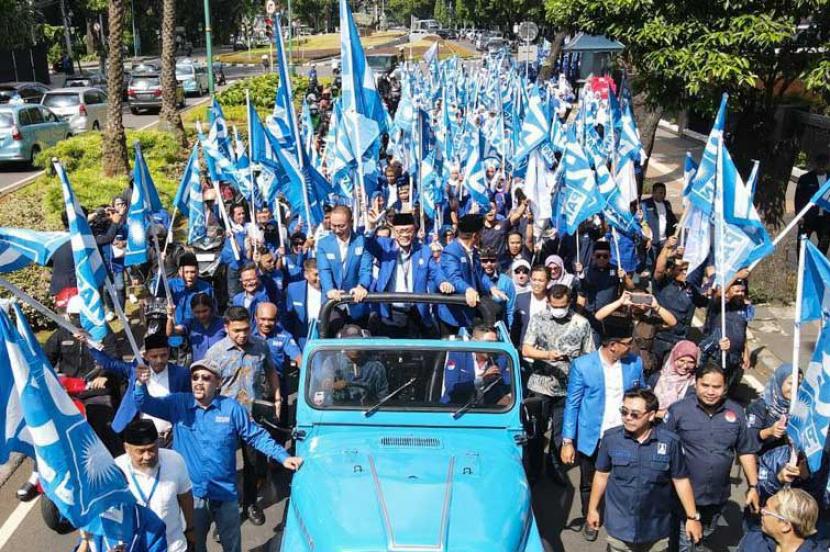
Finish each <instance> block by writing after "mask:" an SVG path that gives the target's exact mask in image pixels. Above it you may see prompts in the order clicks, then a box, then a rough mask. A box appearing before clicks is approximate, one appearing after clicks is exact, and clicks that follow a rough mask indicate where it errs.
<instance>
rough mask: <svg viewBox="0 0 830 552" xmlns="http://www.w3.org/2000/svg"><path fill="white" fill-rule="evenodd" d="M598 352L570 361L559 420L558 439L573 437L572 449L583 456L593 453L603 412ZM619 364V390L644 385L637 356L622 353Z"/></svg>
mask: <svg viewBox="0 0 830 552" xmlns="http://www.w3.org/2000/svg"><path fill="white" fill-rule="evenodd" d="M599 355H600V351H599V350H597V351H594V352H593V353H591V354H588V355H583V356H581V357H579V358H577V359H576V360H574V361H573V362H572V363H571V371H570V374H569V375H568V396H567V399H566V402H565V416H564V420H563V422H562V438H564V439H572V440H574V441H575V445H576V450H578V451H579V452H581V453H583V454H585V455H587V456H591V455H592V454H594V451H595V450H596V449H597V443H599V438H600V434H599V432H600V429H602V417H603V415H604V413H605V375H604V373H603V370H602V361H601V360H600V358H599ZM620 363H621V364H622V375H623V392H625V391H628V390H630V389H634V388H636V387H645V385H646V380H645V378H644V377H643V361H642V360H640V357H639V356H638V355H632V354H629V355H626V356H624V357H623V358H621V359H620ZM620 406H622V405H620Z"/></svg>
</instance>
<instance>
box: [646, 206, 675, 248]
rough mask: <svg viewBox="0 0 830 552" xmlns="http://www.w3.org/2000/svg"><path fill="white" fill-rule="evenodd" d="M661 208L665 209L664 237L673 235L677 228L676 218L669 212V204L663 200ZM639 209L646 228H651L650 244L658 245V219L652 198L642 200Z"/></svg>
mask: <svg viewBox="0 0 830 552" xmlns="http://www.w3.org/2000/svg"><path fill="white" fill-rule="evenodd" d="M663 206H665V208H666V237H667V238H668V237H669V236H672V235H674V229H675V228H676V227H677V217H676V216H675V215H674V213H673V212H672V210H671V203H669V202H668V201H666V200H664V201H663ZM640 207H641V209H642V210H643V215H645V219H646V223H647V224H648V227H649V228H651V232H652V235H653V236H654V237H653V240H652V243H654V244H658V243H660V240H659V239H658V236H657V233H658V232H659V231H660V226H659V225H660V218H659V215H658V214H657V206H656V205H655V203H654V200H653V199H652V198H648V199H644V200H643V201H642V203H640Z"/></svg>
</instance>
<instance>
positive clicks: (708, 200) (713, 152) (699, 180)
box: [686, 94, 729, 215]
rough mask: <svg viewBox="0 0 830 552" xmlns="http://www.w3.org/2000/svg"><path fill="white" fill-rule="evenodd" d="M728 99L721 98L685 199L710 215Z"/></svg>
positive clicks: (725, 96) (724, 96)
mask: <svg viewBox="0 0 830 552" xmlns="http://www.w3.org/2000/svg"><path fill="white" fill-rule="evenodd" d="M728 98H729V96H728V95H727V94H724V95H723V97H722V98H721V102H720V108H719V109H718V114H717V116H716V117H715V124H714V125H712V130H711V132H710V133H709V139H708V140H707V141H706V149H704V150H703V157H702V158H701V159H700V165H699V166H698V168H697V172H696V173H695V177H694V179H692V182H691V184H689V186H688V192H687V193H686V197H687V198H688V199H689V201H690V202H691V203H692V204H693V205H696V206H697V208H698V209H700V210H701V211H703V212H704V213H706V214H707V215H711V214H712V211H713V204H714V202H715V179H716V178H717V174H716V173H717V170H718V152H719V149H720V142H721V138H722V137H723V128H724V124H725V122H726V101H727V99H728Z"/></svg>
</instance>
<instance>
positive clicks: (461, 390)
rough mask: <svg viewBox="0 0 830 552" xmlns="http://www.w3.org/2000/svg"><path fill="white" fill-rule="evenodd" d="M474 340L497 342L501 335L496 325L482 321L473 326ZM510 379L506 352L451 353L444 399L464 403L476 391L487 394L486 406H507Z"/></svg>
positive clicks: (509, 394)
mask: <svg viewBox="0 0 830 552" xmlns="http://www.w3.org/2000/svg"><path fill="white" fill-rule="evenodd" d="M471 339H472V341H496V340H497V339H498V334H497V333H496V329H495V328H493V327H492V326H487V325H483V324H482V325H479V326H476V327H475V328H473V332H472V338H471ZM496 380H498V381H496ZM510 381H511V377H510V371H509V370H508V369H507V357H506V356H505V355H495V354H489V353H483V352H477V351H475V352H472V353H469V352H458V351H453V352H450V353H448V354H447V360H446V362H445V363H444V385H443V392H442V394H441V402H442V403H444V404H457V405H463V404H465V403H466V402H467V401H469V400H470V398H472V397H473V396H475V395H476V394H481V393H483V396H482V399H483V400H482V402H481V404H482V406H489V407H492V406H494V405H500V406H505V405H508V404H510V401H511V400H512V390H511V387H510ZM485 391H486V392H485Z"/></svg>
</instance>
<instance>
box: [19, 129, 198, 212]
mask: <svg viewBox="0 0 830 552" xmlns="http://www.w3.org/2000/svg"><path fill="white" fill-rule="evenodd" d="M136 140H138V141H139V142H140V143H141V150H142V152H143V154H144V159H145V161H146V162H147V166H148V168H149V169H150V175H151V176H152V177H153V183H154V184H155V185H156V189H157V190H158V191H159V195H160V196H161V200H162V202H163V203H164V204H165V205H169V204H170V202H171V201H172V199H173V197H174V196H175V195H176V189H177V187H178V184H179V178H180V176H181V172H182V170H183V166H184V163H185V162H186V161H187V154H188V151H187V150H184V149H182V148H181V147H179V145H178V144H177V143H176V140H175V139H174V138H173V135H172V134H169V133H166V132H162V131H159V130H139V131H127V143H128V144H129V151H130V161H131V163H132V162H134V149H133V147H132V145H133V143H134V142H135V141H136ZM101 142H102V138H101V134H100V133H97V132H94V133H85V134H82V135H80V136H73V137H72V138H70V139H68V140H63V141H62V142H59V143H58V144H57V145H56V146H54V147H52V148H49V149H46V150H44V151H43V152H41V154H40V155H38V157H37V159H36V160H35V162H36V164H37V165H38V166H40V167H46V166H48V163H49V160H50V159H51V158H52V157H56V158H58V159H59V160H60V161H61V163H63V166H64V168H65V169H66V172H67V175H68V176H69V182H70V183H71V184H72V189H73V190H75V193H76V195H77V196H78V201H79V202H80V203H81V205H83V206H85V207H88V208H92V207H96V206H98V205H103V204H106V203H109V202H110V201H112V198H113V196H115V195H117V194H119V193H121V192H122V191H123V190H124V189H125V188H126V187H127V184H128V181H129V179H128V177H127V176H117V177H106V176H104V175H103V173H102V170H101ZM32 185H33V186H37V187H38V188H41V189H43V190H45V196H44V198H43V208H44V211H43V214H42V216H41V217H40V219H41V221H42V220H46V221H47V222H50V223H52V224H55V223H56V222H57V223H58V224H59V221H60V213H61V212H62V211H63V209H64V204H63V194H62V192H61V189H60V185H59V183H58V181H57V178H55V177H54V176H41V177H40V178H39V179H37V180H36V181H35V182H34V183H33V184H32ZM38 222H39V221H31V222H30V223H29V224H25V225H24V226H29V227H30V228H41V226H39V225H38Z"/></svg>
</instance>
